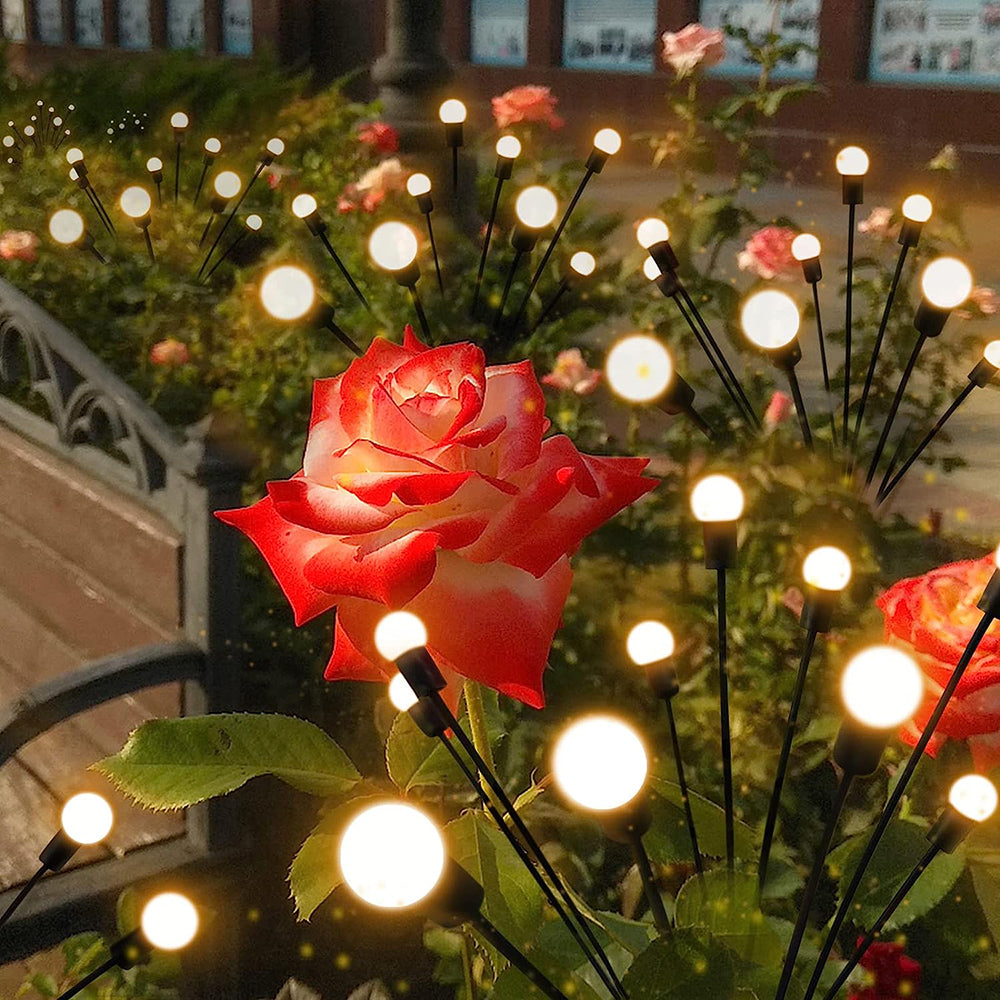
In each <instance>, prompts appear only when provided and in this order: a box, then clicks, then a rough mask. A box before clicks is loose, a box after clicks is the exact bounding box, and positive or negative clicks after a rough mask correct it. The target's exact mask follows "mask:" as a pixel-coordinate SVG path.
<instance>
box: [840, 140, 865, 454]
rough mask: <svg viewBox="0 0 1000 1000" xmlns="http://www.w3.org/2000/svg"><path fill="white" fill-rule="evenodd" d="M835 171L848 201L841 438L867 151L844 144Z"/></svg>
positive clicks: (848, 394) (848, 395)
mask: <svg viewBox="0 0 1000 1000" xmlns="http://www.w3.org/2000/svg"><path fill="white" fill-rule="evenodd" d="M836 163H837V173H838V174H840V177H841V188H842V190H843V202H844V204H845V205H847V290H846V293H845V296H844V422H843V435H842V437H843V440H844V443H845V444H846V443H847V442H848V441H849V440H850V437H849V432H848V430H847V420H848V414H849V411H850V408H851V326H852V319H853V317H852V315H851V310H852V305H853V301H854V226H855V219H856V217H857V208H858V205H860V204H861V203H862V202H863V201H864V200H865V174H867V173H868V165H869V160H868V154H867V153H866V152H865V151H864V150H863V149H862V148H861V147H860V146H845V147H844V148H843V149H842V150H841V151H840V152H839V153H838V154H837V160H836Z"/></svg>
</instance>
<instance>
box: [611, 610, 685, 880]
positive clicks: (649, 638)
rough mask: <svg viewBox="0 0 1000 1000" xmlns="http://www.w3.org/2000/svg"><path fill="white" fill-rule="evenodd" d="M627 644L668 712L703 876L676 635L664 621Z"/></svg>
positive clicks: (636, 629)
mask: <svg viewBox="0 0 1000 1000" xmlns="http://www.w3.org/2000/svg"><path fill="white" fill-rule="evenodd" d="M625 645H626V649H627V650H628V655H629V658H630V659H631V660H632V662H633V663H635V664H636V666H640V667H642V668H643V669H644V670H645V671H646V680H647V682H648V683H649V688H650V690H651V691H652V692H653V694H654V695H656V697H657V698H659V699H660V700H661V701H662V702H663V704H664V706H665V707H666V709H667V722H668V723H669V725H670V744H671V747H672V748H673V751H674V765H675V766H676V768H677V784H678V786H679V787H680V790H681V803H682V804H683V806H684V817H685V819H686V820H687V828H688V837H689V838H690V840H691V856H692V857H693V859H694V868H695V871H696V872H697V873H698V874H699V875H701V874H702V872H703V871H704V868H703V865H702V861H701V851H700V850H699V849H698V832H697V830H696V829H695V825H694V813H693V812H692V811H691V799H690V797H689V796H688V787H687V780H686V779H685V777H684V760H683V758H682V756H681V743H680V740H679V739H678V737H677V724H676V722H675V721H674V698H675V697H676V696H677V695H678V694H679V693H680V690H681V687H680V684H679V683H678V680H677V671H676V670H675V669H674V665H673V663H672V662H671V659H670V658H671V657H672V656H673V653H674V636H673V633H672V632H671V631H670V629H669V628H667V626H666V625H664V624H663V622H658V621H644V622H639V624H638V625H635V626H633V627H632V629H631V631H630V632H629V634H628V639H627V640H626V643H625Z"/></svg>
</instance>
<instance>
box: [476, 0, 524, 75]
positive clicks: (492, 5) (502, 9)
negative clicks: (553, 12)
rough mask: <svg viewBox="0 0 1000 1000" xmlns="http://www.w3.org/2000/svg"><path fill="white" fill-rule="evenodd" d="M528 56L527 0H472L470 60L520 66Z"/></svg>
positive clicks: (496, 64) (489, 63)
mask: <svg viewBox="0 0 1000 1000" xmlns="http://www.w3.org/2000/svg"><path fill="white" fill-rule="evenodd" d="M527 60H528V0H472V61H473V62H474V63H483V64H488V65H494V66H523V65H524V64H525V63H526V62H527Z"/></svg>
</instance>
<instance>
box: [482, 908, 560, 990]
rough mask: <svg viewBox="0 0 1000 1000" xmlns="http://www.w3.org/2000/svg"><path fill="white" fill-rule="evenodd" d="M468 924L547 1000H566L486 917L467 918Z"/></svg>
mask: <svg viewBox="0 0 1000 1000" xmlns="http://www.w3.org/2000/svg"><path fill="white" fill-rule="evenodd" d="M469 923H470V924H471V925H472V926H473V927H474V928H475V929H476V930H477V931H479V933H480V934H482V936H483V937H484V938H486V940H487V941H489V943H490V944H491V945H493V947H494V948H496V950H497V951H498V952H500V954H501V955H503V957H504V958H506V959H507V961H508V962H510V964H511V965H513V966H514V968H515V969H517V971H518V972H520V973H521V974H522V975H523V976H524V977H525V978H526V979H527V980H528V981H529V982H530V983H532V984H533V985H534V986H537V987H538V988H539V989H540V990H541V991H542V992H543V993H544V994H545V995H546V996H547V997H548V998H549V1000H566V995H565V994H564V993H562V992H561V991H560V990H559V989H558V987H556V986H555V985H553V983H552V982H550V981H549V980H548V979H547V978H546V977H545V976H544V975H543V974H542V972H541V971H540V970H539V969H538V968H536V967H535V965H533V964H532V962H531V960H530V959H529V958H528V957H527V956H526V955H523V954H522V953H521V952H520V951H519V950H518V948H517V947H516V946H515V945H513V944H511V942H510V941H508V940H507V938H505V937H504V936H503V934H501V933H500V931H498V930H497V929H496V928H495V927H494V926H493V924H491V923H490V922H489V921H488V920H487V919H486V917H484V916H483V915H482V914H481V913H477V914H476V915H475V916H474V917H470V918H469Z"/></svg>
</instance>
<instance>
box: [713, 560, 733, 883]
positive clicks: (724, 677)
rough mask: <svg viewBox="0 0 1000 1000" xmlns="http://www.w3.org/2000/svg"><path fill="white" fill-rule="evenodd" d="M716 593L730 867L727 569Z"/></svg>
mask: <svg viewBox="0 0 1000 1000" xmlns="http://www.w3.org/2000/svg"><path fill="white" fill-rule="evenodd" d="M716 584H717V586H716V594H717V598H718V605H719V606H718V611H717V613H716V619H717V621H718V624H719V722H720V728H721V732H722V781H723V784H724V789H723V795H724V798H725V807H726V864H727V866H728V867H729V869H730V870H732V868H733V867H734V865H735V864H736V837H735V829H734V823H733V747H732V740H731V737H730V733H729V667H728V662H727V661H728V659H729V647H728V639H727V635H726V570H725V567H724V566H720V567H719V568H718V570H717V571H716Z"/></svg>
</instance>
